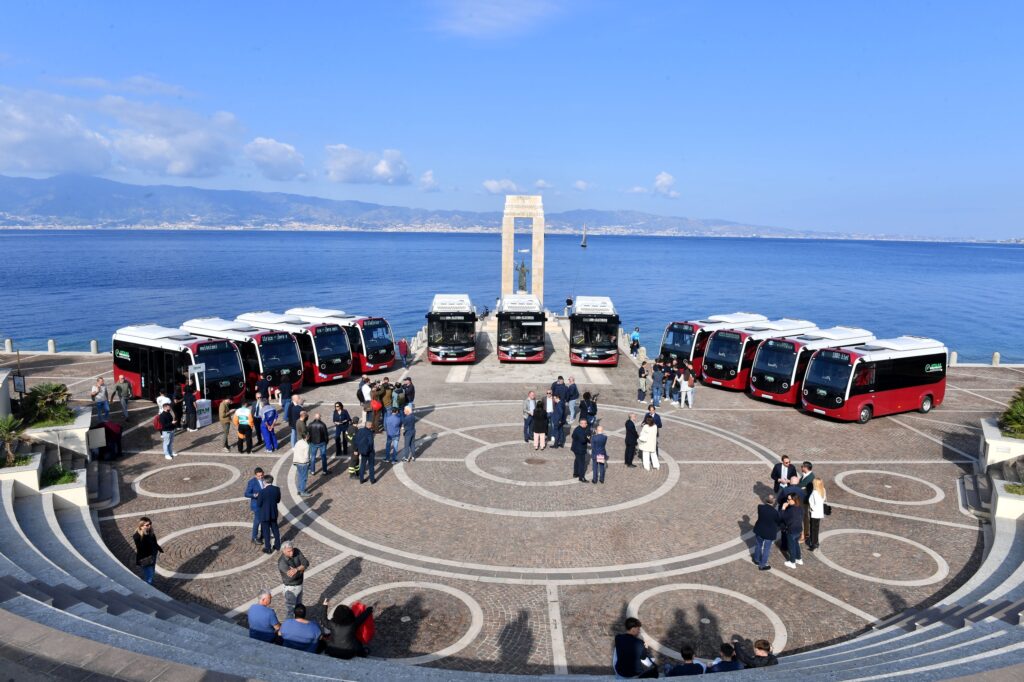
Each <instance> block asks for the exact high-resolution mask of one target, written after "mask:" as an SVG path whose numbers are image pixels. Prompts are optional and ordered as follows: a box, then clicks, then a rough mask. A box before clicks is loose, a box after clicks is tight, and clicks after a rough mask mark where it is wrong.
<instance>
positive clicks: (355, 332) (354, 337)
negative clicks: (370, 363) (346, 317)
mask: <svg viewBox="0 0 1024 682" xmlns="http://www.w3.org/2000/svg"><path fill="white" fill-rule="evenodd" d="M345 333H346V334H348V344H349V345H350V346H352V352H353V353H362V352H364V351H363V337H362V336H361V335H360V334H359V327H357V326H356V325H352V326H351V327H345Z"/></svg>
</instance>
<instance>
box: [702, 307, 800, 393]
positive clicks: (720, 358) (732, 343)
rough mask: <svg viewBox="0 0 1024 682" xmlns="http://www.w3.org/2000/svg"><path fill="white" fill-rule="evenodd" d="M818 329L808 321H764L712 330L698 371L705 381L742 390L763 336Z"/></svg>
mask: <svg viewBox="0 0 1024 682" xmlns="http://www.w3.org/2000/svg"><path fill="white" fill-rule="evenodd" d="M815 330H817V326H815V324H814V323H813V322H808V321H807V320H791V319H789V318H785V317H784V318H782V319H779V320H767V321H765V322H756V323H754V324H751V325H750V326H747V327H743V328H741V329H719V330H717V331H714V332H712V333H711V337H710V338H709V339H708V345H707V348H706V349H705V350H704V359H703V362H702V363H701V370H703V372H702V376H703V380H704V383H705V384H707V385H709V386H717V387H719V388H729V389H732V390H734V391H743V390H745V389H746V388H747V383H748V381H749V380H750V368H751V366H753V364H754V353H756V352H757V347H758V345H759V344H760V343H761V342H762V341H764V340H765V339H770V338H773V337H778V336H789V335H791V334H804V333H806V332H811V331H815Z"/></svg>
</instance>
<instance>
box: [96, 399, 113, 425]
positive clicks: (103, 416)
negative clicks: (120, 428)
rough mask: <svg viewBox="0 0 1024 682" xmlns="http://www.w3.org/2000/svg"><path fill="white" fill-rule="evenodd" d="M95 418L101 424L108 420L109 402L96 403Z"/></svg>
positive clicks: (98, 401) (99, 401)
mask: <svg viewBox="0 0 1024 682" xmlns="http://www.w3.org/2000/svg"><path fill="white" fill-rule="evenodd" d="M96 418H97V419H99V420H100V421H101V422H105V421H109V420H110V402H109V401H107V400H97V401H96Z"/></svg>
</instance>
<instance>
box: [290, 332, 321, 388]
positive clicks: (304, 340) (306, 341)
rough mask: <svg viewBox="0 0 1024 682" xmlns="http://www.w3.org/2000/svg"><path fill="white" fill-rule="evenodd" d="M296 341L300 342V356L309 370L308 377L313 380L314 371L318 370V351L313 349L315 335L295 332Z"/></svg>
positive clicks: (307, 370) (305, 367)
mask: <svg viewBox="0 0 1024 682" xmlns="http://www.w3.org/2000/svg"><path fill="white" fill-rule="evenodd" d="M294 336H295V341H296V342H297V343H298V344H299V357H301V358H302V364H303V365H304V368H303V369H305V370H306V372H307V375H306V378H307V379H310V380H312V378H313V377H312V376H311V375H312V373H313V372H315V371H316V370H317V366H316V353H315V352H314V350H313V337H312V336H310V335H309V334H295V335H294Z"/></svg>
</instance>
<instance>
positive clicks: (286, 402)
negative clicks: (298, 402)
mask: <svg viewBox="0 0 1024 682" xmlns="http://www.w3.org/2000/svg"><path fill="white" fill-rule="evenodd" d="M263 397H264V398H265V397H266V396H263ZM291 405H292V399H291V398H281V414H280V415H279V416H280V417H281V419H288V408H290V407H291Z"/></svg>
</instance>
